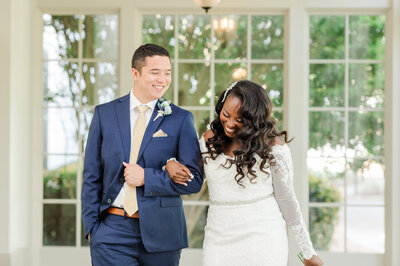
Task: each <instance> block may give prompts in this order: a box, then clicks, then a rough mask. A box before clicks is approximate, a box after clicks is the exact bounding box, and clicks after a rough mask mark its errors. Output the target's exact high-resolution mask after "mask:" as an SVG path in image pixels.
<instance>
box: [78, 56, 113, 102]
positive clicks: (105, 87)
mask: <svg viewBox="0 0 400 266" xmlns="http://www.w3.org/2000/svg"><path fill="white" fill-rule="evenodd" d="M82 75H83V80H82V83H83V84H82V104H84V105H97V104H101V103H105V102H109V101H111V100H113V99H115V96H116V91H117V89H118V73H117V64H116V63H84V64H83V67H82Z"/></svg>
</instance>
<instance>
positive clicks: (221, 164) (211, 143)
mask: <svg viewBox="0 0 400 266" xmlns="http://www.w3.org/2000/svg"><path fill="white" fill-rule="evenodd" d="M271 108H272V106H271V101H270V99H269V98H268V96H267V95H266V93H265V91H264V89H263V88H262V87H261V86H259V85H258V84H256V83H253V82H251V81H247V80H244V81H239V82H235V83H234V84H232V85H231V86H230V87H229V88H228V89H226V90H225V92H224V93H223V94H221V96H220V97H219V100H218V102H217V104H216V107H215V111H216V113H217V115H218V116H217V118H216V119H215V120H214V121H213V122H212V123H211V128H210V129H209V130H208V131H207V132H206V133H205V134H204V136H203V137H202V138H201V139H200V148H201V150H202V153H203V161H204V173H205V176H206V178H207V183H208V188H209V196H210V206H209V209H208V216H207V225H206V227H205V237H204V244H203V265H207V266H208V265H218V266H220V265H241V266H243V265H251V266H256V265H260V266H262V265H268V266H281V265H282V266H284V265H287V260H288V239H287V232H286V225H288V226H289V228H290V229H291V230H292V232H293V234H294V236H295V238H296V240H297V242H298V245H299V247H300V250H301V252H302V253H303V256H304V264H305V265H306V266H316V265H322V261H321V260H320V258H319V257H318V256H317V255H316V253H315V251H314V249H313V246H312V243H311V240H310V237H309V234H308V231H307V228H306V226H305V223H304V221H303V218H302V214H301V211H300V207H299V204H298V202H297V199H296V197H295V194H294V188H293V166H292V159H291V154H290V149H289V147H288V146H287V144H286V143H288V142H289V141H288V139H287V132H286V131H281V132H278V131H277V129H276V125H275V120H274V119H273V118H272V117H271V111H272V110H271ZM282 136H283V139H284V140H282V139H281V138H280V137H282ZM166 169H167V171H168V173H169V175H170V177H171V179H172V180H173V181H174V182H176V183H179V184H182V185H185V182H188V181H189V180H190V179H189V175H190V171H189V170H188V169H187V168H186V167H185V166H183V165H182V164H179V163H178V162H176V161H173V160H170V161H168V162H167V164H166Z"/></svg>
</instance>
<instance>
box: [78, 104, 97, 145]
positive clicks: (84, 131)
mask: <svg viewBox="0 0 400 266" xmlns="http://www.w3.org/2000/svg"><path fill="white" fill-rule="evenodd" d="M93 113H94V107H90V106H87V107H84V108H83V109H82V112H81V113H80V119H81V120H80V129H79V133H80V134H81V151H83V152H84V151H85V148H86V142H87V137H88V134H89V127H90V123H91V122H92V118H93Z"/></svg>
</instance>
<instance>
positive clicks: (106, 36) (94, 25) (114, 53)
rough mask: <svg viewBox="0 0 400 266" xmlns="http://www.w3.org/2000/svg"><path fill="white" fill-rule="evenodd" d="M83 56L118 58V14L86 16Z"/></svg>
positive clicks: (84, 21)
mask: <svg viewBox="0 0 400 266" xmlns="http://www.w3.org/2000/svg"><path fill="white" fill-rule="evenodd" d="M82 34H83V35H82V39H83V47H82V48H83V57H84V58H107V59H118V16H117V15H96V16H84V19H83V33H82Z"/></svg>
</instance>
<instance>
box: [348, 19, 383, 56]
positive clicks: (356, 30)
mask: <svg viewBox="0 0 400 266" xmlns="http://www.w3.org/2000/svg"><path fill="white" fill-rule="evenodd" d="M349 20H350V25H349V31H350V32H349V33H350V36H349V42H350V51H349V56H350V58H354V59H384V57H385V34H384V32H385V16H350V19H349Z"/></svg>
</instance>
